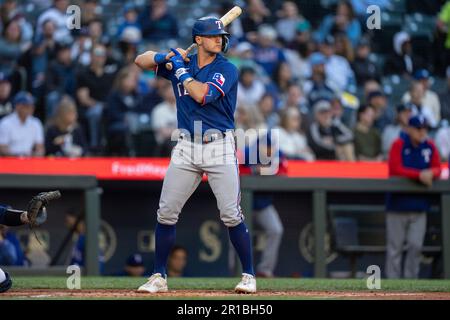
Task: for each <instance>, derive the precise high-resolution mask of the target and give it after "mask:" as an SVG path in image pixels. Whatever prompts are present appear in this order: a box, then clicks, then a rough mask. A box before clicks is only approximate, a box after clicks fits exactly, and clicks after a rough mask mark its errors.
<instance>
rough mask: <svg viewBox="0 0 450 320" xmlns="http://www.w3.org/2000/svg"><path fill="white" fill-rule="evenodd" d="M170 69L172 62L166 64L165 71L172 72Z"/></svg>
mask: <svg viewBox="0 0 450 320" xmlns="http://www.w3.org/2000/svg"><path fill="white" fill-rule="evenodd" d="M172 68H173V65H172V62H167V63H166V69H167V70H169V71H170V70H172Z"/></svg>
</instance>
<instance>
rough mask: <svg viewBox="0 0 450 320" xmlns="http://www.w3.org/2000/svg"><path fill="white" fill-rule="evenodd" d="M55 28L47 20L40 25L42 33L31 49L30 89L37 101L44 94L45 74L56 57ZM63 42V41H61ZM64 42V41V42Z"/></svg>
mask: <svg viewBox="0 0 450 320" xmlns="http://www.w3.org/2000/svg"><path fill="white" fill-rule="evenodd" d="M55 30H56V27H55V23H54V21H52V20H50V19H48V20H46V21H44V22H43V24H42V32H41V33H39V34H37V35H36V37H35V39H34V42H33V48H32V51H31V53H32V70H31V78H32V88H33V91H32V92H33V94H34V96H35V97H36V98H37V100H38V101H39V100H40V99H41V97H42V96H43V95H44V93H45V91H44V90H45V83H46V79H45V72H46V70H47V66H48V64H49V63H50V61H52V60H54V58H55V55H56V41H55V40H54V33H55ZM61 41H63V40H61ZM64 41H66V40H64Z"/></svg>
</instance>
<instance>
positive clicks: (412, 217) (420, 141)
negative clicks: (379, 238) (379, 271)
mask: <svg viewBox="0 0 450 320" xmlns="http://www.w3.org/2000/svg"><path fill="white" fill-rule="evenodd" d="M440 174H441V164H440V161H439V152H438V150H437V149H436V147H435V145H434V143H433V142H432V141H431V140H429V139H428V138H427V122H426V118H425V117H424V116H422V115H417V116H413V117H412V118H410V120H409V123H408V128H407V130H406V134H403V135H401V136H400V138H398V139H397V140H396V141H395V142H394V144H393V145H392V148H391V151H390V153H389V176H391V177H392V176H400V177H406V178H410V179H413V180H418V181H420V182H421V183H423V184H424V185H426V186H428V187H430V186H432V184H433V180H434V179H437V178H438V177H439V176H440ZM430 207H431V203H430V199H429V198H428V197H427V196H425V195H419V194H398V193H392V194H388V195H387V197H386V210H387V214H386V237H387V239H386V243H387V252H386V276H387V277H388V278H401V277H402V276H403V277H405V278H417V277H418V276H419V271H420V260H421V256H422V255H421V251H422V246H423V242H424V238H425V233H426V221H427V213H426V212H427V211H429V210H430ZM405 241H406V248H407V249H406V257H405V260H404V267H403V274H402V260H403V259H402V256H403V252H404V248H405V245H404V243H405Z"/></svg>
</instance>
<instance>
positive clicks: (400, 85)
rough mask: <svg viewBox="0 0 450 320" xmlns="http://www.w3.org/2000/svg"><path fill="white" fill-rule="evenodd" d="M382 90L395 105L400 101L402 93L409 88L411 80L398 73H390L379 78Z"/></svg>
mask: <svg viewBox="0 0 450 320" xmlns="http://www.w3.org/2000/svg"><path fill="white" fill-rule="evenodd" d="M381 84H382V87H383V91H384V92H385V93H386V94H387V95H388V96H389V97H390V100H391V103H392V104H393V105H397V104H399V103H400V102H401V99H402V97H403V94H404V93H405V92H406V91H408V90H409V87H410V86H411V81H410V80H408V79H406V78H403V77H401V76H399V75H396V74H394V75H391V76H387V77H384V78H383V79H382V80H381Z"/></svg>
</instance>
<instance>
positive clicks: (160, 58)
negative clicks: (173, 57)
mask: <svg viewBox="0 0 450 320" xmlns="http://www.w3.org/2000/svg"><path fill="white" fill-rule="evenodd" d="M166 56H167V53H163V52H158V53H157V54H155V57H154V58H153V59H154V60H155V63H156V64H161V63H164V62H166Z"/></svg>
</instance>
